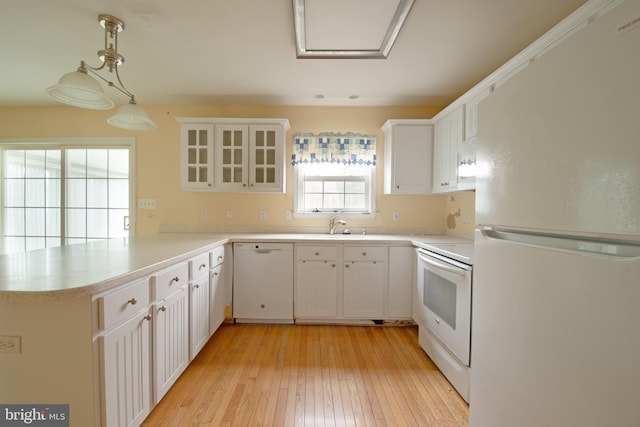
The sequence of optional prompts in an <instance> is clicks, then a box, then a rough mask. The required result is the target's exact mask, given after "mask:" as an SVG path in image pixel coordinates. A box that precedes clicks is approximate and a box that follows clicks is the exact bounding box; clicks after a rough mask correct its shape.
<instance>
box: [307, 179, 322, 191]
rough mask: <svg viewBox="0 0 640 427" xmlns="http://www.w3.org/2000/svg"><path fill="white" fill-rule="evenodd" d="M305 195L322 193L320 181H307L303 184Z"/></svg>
mask: <svg viewBox="0 0 640 427" xmlns="http://www.w3.org/2000/svg"><path fill="white" fill-rule="evenodd" d="M304 191H305V192H306V193H322V181H307V182H305V184H304Z"/></svg>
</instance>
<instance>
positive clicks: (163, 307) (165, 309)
mask: <svg viewBox="0 0 640 427" xmlns="http://www.w3.org/2000/svg"><path fill="white" fill-rule="evenodd" d="M158 310H159V311H167V307H165V306H164V305H163V306H162V307H160V308H159V309H158Z"/></svg>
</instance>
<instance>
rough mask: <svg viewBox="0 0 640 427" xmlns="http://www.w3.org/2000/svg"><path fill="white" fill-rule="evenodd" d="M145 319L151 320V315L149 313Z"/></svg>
mask: <svg viewBox="0 0 640 427" xmlns="http://www.w3.org/2000/svg"><path fill="white" fill-rule="evenodd" d="M143 319H144V320H151V315H150V314H147V315H146V316H144V317H143Z"/></svg>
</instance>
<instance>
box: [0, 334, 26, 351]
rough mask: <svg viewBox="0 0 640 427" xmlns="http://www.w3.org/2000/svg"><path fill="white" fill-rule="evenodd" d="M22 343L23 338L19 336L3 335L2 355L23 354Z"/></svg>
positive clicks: (1, 342) (0, 342) (0, 340)
mask: <svg viewBox="0 0 640 427" xmlns="http://www.w3.org/2000/svg"><path fill="white" fill-rule="evenodd" d="M21 341H22V338H21V337H19V336H17V335H16V336H8V335H1V336H0V353H15V354H20V353H21V352H22V349H21V347H22V346H21V344H22V343H21Z"/></svg>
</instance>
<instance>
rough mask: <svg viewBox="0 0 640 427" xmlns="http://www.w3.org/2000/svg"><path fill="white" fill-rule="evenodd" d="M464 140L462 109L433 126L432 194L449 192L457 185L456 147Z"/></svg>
mask: <svg viewBox="0 0 640 427" xmlns="http://www.w3.org/2000/svg"><path fill="white" fill-rule="evenodd" d="M463 139H464V109H463V108H462V107H460V108H458V109H457V110H455V111H453V112H451V113H450V114H449V115H447V116H446V117H444V118H443V119H442V120H440V121H438V122H437V123H436V124H435V128H434V141H433V143H434V145H433V162H434V163H433V192H434V193H438V192H443V191H451V190H452V189H455V187H456V184H457V163H458V146H459V144H461V143H462V141H463Z"/></svg>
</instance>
